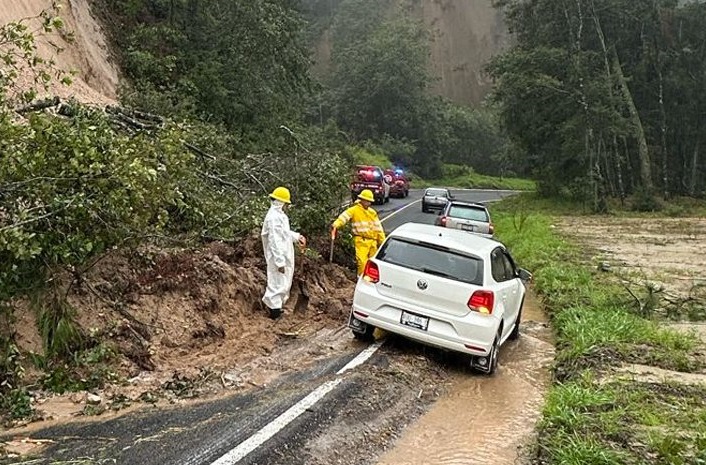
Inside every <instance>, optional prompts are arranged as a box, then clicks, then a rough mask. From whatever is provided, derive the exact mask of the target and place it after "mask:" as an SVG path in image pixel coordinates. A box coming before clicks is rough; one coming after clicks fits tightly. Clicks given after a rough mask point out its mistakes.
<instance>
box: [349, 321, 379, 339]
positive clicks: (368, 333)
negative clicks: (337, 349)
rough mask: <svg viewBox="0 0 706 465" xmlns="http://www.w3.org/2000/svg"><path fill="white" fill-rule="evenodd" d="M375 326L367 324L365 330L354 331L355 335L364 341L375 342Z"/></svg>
mask: <svg viewBox="0 0 706 465" xmlns="http://www.w3.org/2000/svg"><path fill="white" fill-rule="evenodd" d="M374 333H375V326H371V325H365V330H363V331H360V332H359V331H353V337H355V338H356V339H358V340H359V341H363V342H373V341H374V340H375V334H374Z"/></svg>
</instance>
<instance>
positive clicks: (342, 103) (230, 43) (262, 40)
mask: <svg viewBox="0 0 706 465" xmlns="http://www.w3.org/2000/svg"><path fill="white" fill-rule="evenodd" d="M103 3H104V5H103V7H102V8H101V11H103V16H104V21H105V22H106V23H107V24H109V25H111V24H112V25H113V26H112V27H109V29H110V30H111V31H112V36H113V39H114V40H115V42H116V43H117V44H118V47H117V50H121V51H123V53H122V56H121V61H122V67H123V69H124V71H125V73H126V75H127V77H128V78H129V80H130V83H131V85H130V86H129V88H127V89H125V91H124V92H123V97H124V100H125V102H126V103H128V104H134V105H137V106H139V107H140V108H143V109H146V110H148V111H151V112H156V113H159V114H168V115H179V116H182V117H184V116H187V117H197V118H199V119H201V120H205V121H209V122H215V123H218V124H223V125H224V126H225V127H226V129H227V130H228V131H229V132H232V133H234V134H237V135H238V136H239V137H240V139H241V140H242V141H243V142H247V143H253V144H255V146H257V145H259V146H260V147H265V146H267V144H269V140H270V137H280V136H281V135H282V134H281V131H279V130H278V127H279V126H280V125H282V124H285V125H288V126H289V125H301V126H306V127H312V126H318V127H326V126H328V127H335V128H336V130H334V131H332V133H333V134H338V135H339V137H341V141H343V142H345V143H346V144H355V143H360V142H363V141H372V142H373V143H374V144H376V145H378V146H379V147H380V148H381V149H382V150H384V151H385V152H386V153H387V154H388V155H389V156H390V157H391V158H392V159H393V161H395V162H397V163H400V164H403V165H405V166H408V167H411V168H413V169H414V170H415V171H416V172H418V173H419V174H421V175H423V176H431V177H434V176H438V175H440V173H441V164H442V163H443V162H451V163H462V164H468V165H472V166H477V167H478V169H479V170H481V171H483V172H486V173H488V174H505V173H506V172H507V171H508V170H509V169H511V167H509V166H508V163H506V162H504V163H499V162H498V160H500V159H503V157H505V155H506V153H507V152H508V147H507V144H506V139H505V138H504V137H503V136H502V134H501V133H500V131H499V130H498V125H497V124H496V121H495V117H494V115H493V113H492V112H490V111H487V110H484V109H471V108H467V107H463V106H459V105H453V104H451V103H450V102H447V101H444V100H443V99H441V98H439V97H434V96H432V95H430V92H429V86H430V83H431V79H432V77H431V76H430V74H429V70H428V59H429V37H428V34H427V31H426V30H425V28H424V26H423V24H422V23H421V22H420V21H419V20H417V19H415V18H413V17H412V16H411V15H410V12H409V9H408V8H407V7H406V6H405V5H404V2H402V4H401V5H398V2H395V1H392V0H383V1H380V0H337V1H335V2H332V1H326V2H321V1H314V0H308V1H301V2H300V1H293V0H266V1H261V2H249V1H244V0H215V1H205V0H170V1H164V0H129V1H128V0H122V1H114V2H113V1H111V2H103ZM126 26H127V27H126ZM326 28H330V30H331V31H332V35H333V43H332V53H333V62H334V66H333V70H332V72H331V74H330V75H329V76H326V77H324V78H322V79H320V80H317V79H314V78H313V77H312V76H311V74H310V72H309V69H310V66H311V64H312V63H311V52H310V51H311V47H312V43H313V41H314V40H315V39H316V38H317V37H318V36H317V34H318V33H320V32H321V30H322V29H326ZM505 158H507V157H505Z"/></svg>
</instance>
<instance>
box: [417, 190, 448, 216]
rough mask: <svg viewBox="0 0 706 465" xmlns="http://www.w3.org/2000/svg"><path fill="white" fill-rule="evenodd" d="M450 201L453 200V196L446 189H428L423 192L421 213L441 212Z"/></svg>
mask: <svg viewBox="0 0 706 465" xmlns="http://www.w3.org/2000/svg"><path fill="white" fill-rule="evenodd" d="M450 200H453V195H451V192H449V190H448V189H443V188H439V187H430V188H429V189H427V190H426V191H424V196H423V197H422V211H423V212H424V213H426V212H429V211H432V210H443V209H444V208H445V207H446V204H447V203H448V202H449V201H450Z"/></svg>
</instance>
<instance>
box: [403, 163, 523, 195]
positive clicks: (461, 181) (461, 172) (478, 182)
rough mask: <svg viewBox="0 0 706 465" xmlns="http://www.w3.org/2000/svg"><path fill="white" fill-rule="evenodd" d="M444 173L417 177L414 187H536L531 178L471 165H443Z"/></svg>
mask: <svg viewBox="0 0 706 465" xmlns="http://www.w3.org/2000/svg"><path fill="white" fill-rule="evenodd" d="M442 172H443V175H442V177H441V178H439V179H426V180H425V179H421V178H419V177H415V178H414V179H413V180H412V187H413V188H416V189H423V188H426V187H432V186H436V187H458V188H462V189H509V190H520V191H533V190H535V189H536V184H535V182H534V181H531V180H529V179H520V178H511V177H494V176H486V175H484V174H478V173H476V172H475V171H474V170H473V168H471V167H470V166H464V165H449V164H446V165H444V166H443V167H442Z"/></svg>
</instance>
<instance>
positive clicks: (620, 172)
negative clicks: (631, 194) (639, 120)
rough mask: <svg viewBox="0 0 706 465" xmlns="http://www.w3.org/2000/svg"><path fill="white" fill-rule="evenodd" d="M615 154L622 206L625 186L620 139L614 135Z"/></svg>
mask: <svg viewBox="0 0 706 465" xmlns="http://www.w3.org/2000/svg"><path fill="white" fill-rule="evenodd" d="M613 154H614V156H615V173H616V176H617V178H618V196H619V197H620V205H621V206H622V205H623V202H624V201H625V185H624V184H623V168H622V166H620V149H619V148H618V137H617V136H615V135H613Z"/></svg>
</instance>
